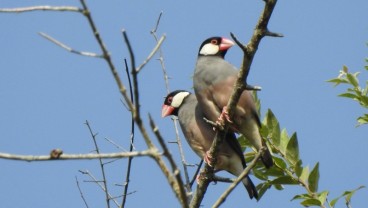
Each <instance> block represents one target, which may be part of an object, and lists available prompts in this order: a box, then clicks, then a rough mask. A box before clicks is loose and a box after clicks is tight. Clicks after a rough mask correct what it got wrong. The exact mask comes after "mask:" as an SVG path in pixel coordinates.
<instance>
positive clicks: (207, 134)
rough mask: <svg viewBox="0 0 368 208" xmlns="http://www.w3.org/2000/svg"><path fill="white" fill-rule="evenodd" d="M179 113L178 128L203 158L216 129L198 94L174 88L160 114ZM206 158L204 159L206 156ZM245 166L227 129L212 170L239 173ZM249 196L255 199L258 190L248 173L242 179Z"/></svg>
mask: <svg viewBox="0 0 368 208" xmlns="http://www.w3.org/2000/svg"><path fill="white" fill-rule="evenodd" d="M169 115H174V116H177V117H178V120H179V123H180V127H181V130H182V131H183V134H184V136H185V138H186V140H187V142H188V144H189V146H190V147H191V148H192V150H193V151H194V152H195V153H196V154H197V155H198V156H199V157H200V158H206V157H207V151H209V149H210V147H211V144H212V142H213V140H214V137H215V134H216V132H215V131H213V129H212V125H210V124H208V123H207V122H206V121H204V119H203V117H204V115H203V112H202V110H201V107H200V106H199V105H198V102H197V98H196V96H195V95H194V94H191V93H190V92H188V91H184V90H177V91H173V92H171V93H169V94H168V95H167V97H166V98H165V101H164V104H163V106H162V117H166V116H169ZM205 161H206V160H205ZM245 167H246V164H245V159H244V155H243V151H242V149H241V146H240V144H239V142H238V140H237V139H236V137H235V134H234V133H232V132H229V133H228V134H227V135H226V138H225V139H224V142H223V143H222V144H221V145H220V147H219V151H218V153H217V163H216V166H215V171H220V170H226V171H228V172H229V173H231V174H233V175H235V176H239V175H240V174H241V173H242V171H243V170H244V168H245ZM242 182H243V184H244V186H245V188H246V189H247V191H248V194H249V197H250V198H251V199H252V198H253V197H254V198H256V199H258V192H257V189H256V188H255V186H254V184H253V182H252V181H251V179H250V177H249V176H247V177H245V178H244V179H243V180H242Z"/></svg>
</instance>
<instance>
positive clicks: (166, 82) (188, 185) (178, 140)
mask: <svg viewBox="0 0 368 208" xmlns="http://www.w3.org/2000/svg"><path fill="white" fill-rule="evenodd" d="M162 14H163V12H162V11H161V12H160V14H159V16H158V18H157V21H156V25H155V27H154V28H153V29H152V30H151V34H152V36H153V37H154V39H155V41H156V46H157V45H158V44H159V43H160V41H161V39H162V37H161V39H160V40H158V37H157V34H156V32H157V30H158V26H159V25H160V20H161V17H162ZM163 37H164V36H163ZM158 49H159V56H160V57H159V60H160V64H161V68H162V72H163V75H164V80H165V86H166V91H167V93H169V92H170V89H169V80H168V76H167V72H166V67H165V62H164V56H163V51H162V49H161V47H158ZM173 124H174V129H175V135H176V142H175V143H176V144H177V145H178V149H179V152H180V158H181V161H182V164H183V170H184V177H185V181H186V183H185V185H186V188H187V192H188V193H192V190H191V185H190V181H189V174H188V168H187V165H186V164H187V162H186V160H185V156H184V151H183V145H182V143H181V139H180V136H179V128H178V122H177V119H173ZM189 200H190V199H189Z"/></svg>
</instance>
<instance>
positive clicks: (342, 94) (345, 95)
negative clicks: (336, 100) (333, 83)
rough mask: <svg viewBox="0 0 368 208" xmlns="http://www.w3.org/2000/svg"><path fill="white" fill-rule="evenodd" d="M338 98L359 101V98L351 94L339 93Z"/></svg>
mask: <svg viewBox="0 0 368 208" xmlns="http://www.w3.org/2000/svg"><path fill="white" fill-rule="evenodd" d="M339 96H340V97H346V98H351V99H354V100H359V96H358V95H356V94H353V93H349V92H345V93H341V94H339Z"/></svg>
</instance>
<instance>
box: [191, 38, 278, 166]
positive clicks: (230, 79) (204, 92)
mask: <svg viewBox="0 0 368 208" xmlns="http://www.w3.org/2000/svg"><path fill="white" fill-rule="evenodd" d="M233 45H234V42H232V41H231V40H229V39H226V38H222V37H212V38H208V39H207V40H205V41H204V42H203V43H202V45H201V46H200V48H199V52H198V59H197V63H196V67H195V71H194V76H193V82H194V91H195V94H196V97H197V99H198V103H199V105H200V107H201V108H202V110H203V113H204V115H205V116H206V117H207V118H208V119H209V120H211V121H217V122H220V123H223V122H224V119H226V120H227V121H228V122H229V123H230V129H231V130H232V131H234V132H237V133H241V134H242V135H244V136H245V137H246V138H247V139H248V140H249V142H250V143H251V144H252V145H253V146H254V147H255V148H256V149H257V150H259V149H260V148H262V146H265V142H264V141H263V139H262V137H261V135H260V132H259V129H260V127H261V122H260V120H259V117H258V113H257V110H256V106H255V104H254V101H253V97H252V95H251V93H250V92H249V91H247V90H244V91H243V92H242V94H241V96H240V99H239V101H238V103H237V105H236V108H235V113H234V116H233V118H231V119H232V120H231V119H230V118H229V116H228V112H227V109H226V106H227V104H228V101H229V99H230V96H231V94H232V92H233V91H234V84H235V82H236V80H237V78H238V70H237V68H236V67H235V66H233V65H231V64H230V63H229V62H227V61H225V59H224V57H225V54H226V52H227V50H228V49H229V48H231V47H232V46H233ZM261 159H262V162H263V163H264V165H265V166H266V167H267V168H269V167H271V166H272V165H273V160H272V156H271V153H270V151H269V150H268V149H267V150H266V151H265V152H264V153H263V154H262V156H261Z"/></svg>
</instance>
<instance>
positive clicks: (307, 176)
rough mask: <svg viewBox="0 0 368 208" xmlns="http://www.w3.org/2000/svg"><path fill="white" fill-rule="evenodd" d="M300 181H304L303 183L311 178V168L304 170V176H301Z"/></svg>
mask: <svg viewBox="0 0 368 208" xmlns="http://www.w3.org/2000/svg"><path fill="white" fill-rule="evenodd" d="M299 178H300V180H302V181H303V182H306V181H307V179H308V178H309V167H308V166H306V167H304V168H303V170H302V174H301V175H300V177H299Z"/></svg>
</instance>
